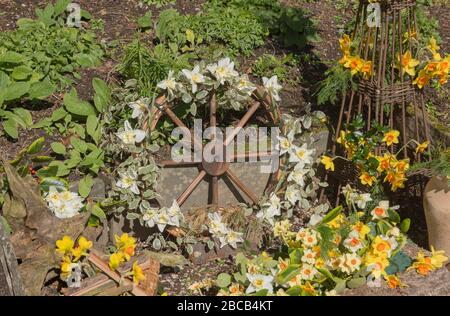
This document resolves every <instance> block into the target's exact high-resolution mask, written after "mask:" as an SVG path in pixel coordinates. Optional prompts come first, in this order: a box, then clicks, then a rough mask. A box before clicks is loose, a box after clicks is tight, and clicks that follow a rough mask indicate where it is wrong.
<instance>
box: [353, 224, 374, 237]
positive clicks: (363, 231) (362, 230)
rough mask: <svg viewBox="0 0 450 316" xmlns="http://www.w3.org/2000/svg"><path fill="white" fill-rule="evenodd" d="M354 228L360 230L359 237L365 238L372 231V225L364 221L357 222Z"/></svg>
mask: <svg viewBox="0 0 450 316" xmlns="http://www.w3.org/2000/svg"><path fill="white" fill-rule="evenodd" d="M352 228H353V229H354V230H355V231H357V232H358V234H359V238H361V239H365V238H366V235H367V234H368V233H370V227H369V226H367V225H366V224H364V223H363V222H356V223H355V224H354V225H353V226H352Z"/></svg>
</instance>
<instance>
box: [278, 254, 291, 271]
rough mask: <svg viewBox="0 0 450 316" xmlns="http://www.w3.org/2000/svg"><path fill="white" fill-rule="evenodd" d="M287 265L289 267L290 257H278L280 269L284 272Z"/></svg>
mask: <svg viewBox="0 0 450 316" xmlns="http://www.w3.org/2000/svg"><path fill="white" fill-rule="evenodd" d="M287 267H289V259H283V258H281V257H280V258H278V270H280V272H283V271H284V270H286V269H287Z"/></svg>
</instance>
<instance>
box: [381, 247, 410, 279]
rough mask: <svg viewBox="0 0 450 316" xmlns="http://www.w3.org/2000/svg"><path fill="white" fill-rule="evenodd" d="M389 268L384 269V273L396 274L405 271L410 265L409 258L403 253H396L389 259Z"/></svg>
mask: <svg viewBox="0 0 450 316" xmlns="http://www.w3.org/2000/svg"><path fill="white" fill-rule="evenodd" d="M389 263H390V264H389V266H388V267H387V268H386V270H385V271H386V273H387V274H389V275H391V274H396V273H399V272H403V271H405V270H406V269H407V268H408V267H409V266H411V264H412V260H411V258H410V257H409V256H408V255H406V254H405V253H404V252H403V251H399V252H397V253H396V254H395V255H394V256H393V257H392V258H390V259H389Z"/></svg>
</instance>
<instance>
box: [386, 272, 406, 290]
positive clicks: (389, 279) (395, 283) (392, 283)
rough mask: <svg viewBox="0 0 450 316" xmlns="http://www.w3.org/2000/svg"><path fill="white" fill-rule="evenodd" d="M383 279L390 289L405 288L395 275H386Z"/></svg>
mask: <svg viewBox="0 0 450 316" xmlns="http://www.w3.org/2000/svg"><path fill="white" fill-rule="evenodd" d="M384 279H385V280H386V283H387V285H388V286H389V287H390V288H391V289H396V288H398V287H405V286H406V284H403V283H402V282H401V281H400V278H399V277H397V276H395V275H386V276H384Z"/></svg>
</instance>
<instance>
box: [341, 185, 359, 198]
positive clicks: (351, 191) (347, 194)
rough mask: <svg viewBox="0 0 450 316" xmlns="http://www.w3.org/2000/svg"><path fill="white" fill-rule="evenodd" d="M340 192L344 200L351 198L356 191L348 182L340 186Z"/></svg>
mask: <svg viewBox="0 0 450 316" xmlns="http://www.w3.org/2000/svg"><path fill="white" fill-rule="evenodd" d="M342 194H343V195H344V196H345V199H346V200H353V199H354V198H355V196H356V195H357V194H358V193H356V192H355V190H354V189H353V188H352V187H351V186H350V184H347V185H346V186H345V187H343V188H342Z"/></svg>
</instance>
